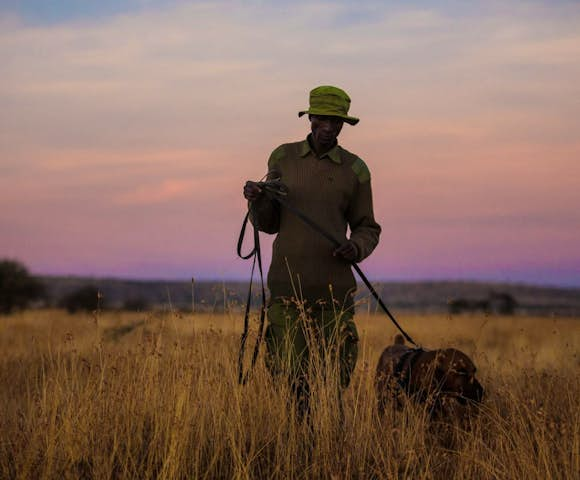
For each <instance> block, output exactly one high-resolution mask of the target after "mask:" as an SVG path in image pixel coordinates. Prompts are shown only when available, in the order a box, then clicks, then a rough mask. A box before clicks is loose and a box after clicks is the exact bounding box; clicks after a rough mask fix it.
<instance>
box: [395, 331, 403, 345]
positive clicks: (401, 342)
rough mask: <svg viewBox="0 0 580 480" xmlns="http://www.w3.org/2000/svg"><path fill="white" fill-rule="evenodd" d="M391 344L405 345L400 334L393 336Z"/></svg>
mask: <svg viewBox="0 0 580 480" xmlns="http://www.w3.org/2000/svg"><path fill="white" fill-rule="evenodd" d="M393 343H394V344H395V345H405V339H404V338H403V335H401V334H400V333H397V334H396V335H395V338H394V339H393Z"/></svg>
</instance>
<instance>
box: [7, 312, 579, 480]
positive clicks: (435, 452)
mask: <svg viewBox="0 0 580 480" xmlns="http://www.w3.org/2000/svg"><path fill="white" fill-rule="evenodd" d="M400 321H401V322H402V323H403V324H404V325H405V326H406V328H407V329H408V331H409V332H410V333H412V335H413V336H414V337H416V339H417V340H418V341H420V342H422V343H423V344H424V345H425V346H426V347H430V348H439V347H446V346H454V347H456V348H459V349H461V350H463V351H464V352H466V353H467V354H469V355H470V356H471V357H472V358H473V359H474V361H475V363H476V364H477V366H478V369H479V372H480V373H479V378H480V380H481V381H482V383H483V385H484V386H485V388H486V399H485V402H484V407H483V409H482V411H481V413H480V415H479V416H478V417H477V418H474V419H473V420H472V421H471V424H470V425H464V424H462V425H459V424H454V423H453V422H449V423H435V422H433V421H430V420H429V419H428V418H427V415H426V414H425V412H424V411H423V410H422V409H421V408H420V407H416V406H413V405H406V406H405V407H404V409H403V410H402V411H401V412H395V411H388V412H387V413H386V415H385V416H384V417H382V418H381V417H379V416H378V415H377V411H376V404H375V403H376V402H375V395H374V391H373V375H374V368H375V365H376V362H377V359H378V356H379V355H380V353H381V351H382V349H383V348H384V347H385V346H386V345H387V344H388V343H390V341H391V339H392V337H393V335H394V333H395V331H394V330H393V327H392V326H391V325H390V324H389V323H388V320H387V319H386V318H385V317H384V316H381V315H367V314H364V315H358V317H357V325H358V328H359V333H360V336H361V348H360V354H359V361H358V365H357V369H356V372H355V374H354V378H353V382H352V384H351V386H350V387H349V389H348V390H347V391H346V392H345V393H344V395H343V400H344V405H345V413H344V419H343V420H342V419H341V417H340V415H338V410H337V408H336V407H337V404H336V401H335V400H336V399H335V398H334V397H335V395H334V393H333V392H334V389H332V388H328V387H326V386H325V383H324V382H323V381H322V380H320V379H319V383H318V384H316V385H315V388H314V394H313V395H314V396H313V411H312V422H311V423H310V424H309V423H308V422H305V423H300V422H298V421H297V420H296V417H295V415H294V413H293V410H292V408H290V406H289V398H290V397H291V395H290V393H289V391H288V388H287V386H286V385H285V384H277V383H276V382H273V381H272V380H271V378H270V376H269V374H268V372H267V371H266V369H265V368H264V366H263V362H262V361H260V362H258V366H257V368H256V369H255V371H254V373H253V375H252V377H251V379H250V381H249V383H248V384H247V385H246V386H244V387H241V386H239V385H238V384H237V371H236V369H237V350H238V343H239V334H240V330H241V323H242V319H241V317H240V316H239V315H237V314H226V315H217V314H216V315H206V314H197V315H187V314H176V313H165V314H160V313H148V314H137V313H131V314H129V313H105V314H99V315H89V314H87V315H80V314H77V315H74V316H69V315H67V314H65V313H63V312H61V311H35V312H25V313H22V314H16V315H13V316H9V317H2V318H0V352H1V353H0V407H1V409H0V439H1V440H0V478H3V479H4V478H6V479H12V478H18V479H29V478H75V479H77V478H83V479H90V478H94V479H108V478H139V479H147V478H162V479H174V478H176V479H179V478H341V479H342V478H378V479H381V478H413V479H414V478H424V479H431V478H455V479H471V478H475V479H526V480H530V479H564V478H579V477H578V472H580V456H579V451H580V380H579V375H578V373H579V370H580V369H579V366H580V357H579V356H578V351H579V346H580V328H579V327H580V323H579V322H580V320H579V319H557V318H522V317H485V316H483V315H481V316H457V317H452V318H450V317H447V316H442V315H426V316H415V315H402V316H401V318H400Z"/></svg>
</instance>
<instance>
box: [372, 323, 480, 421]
mask: <svg viewBox="0 0 580 480" xmlns="http://www.w3.org/2000/svg"><path fill="white" fill-rule="evenodd" d="M475 372H476V367H475V365H474V363H473V362H472V361H471V359H470V358H469V357H468V356H467V355H465V354H464V353H463V352H461V351H459V350H456V349H454V348H446V349H442V350H423V349H421V348H416V349H413V348H410V347H408V346H407V345H405V339H404V338H403V336H402V335H400V334H398V335H396V336H395V339H394V345H390V346H388V347H387V348H385V350H384V351H383V353H382V354H381V357H380V359H379V362H378V365H377V370H376V376H375V389H376V394H377V400H378V410H379V413H380V414H381V415H382V414H383V413H384V411H385V408H386V407H387V405H388V404H389V403H391V402H392V403H393V404H394V405H395V406H398V407H399V408H400V407H402V401H403V398H404V397H407V398H409V399H411V401H413V402H414V403H417V404H422V405H425V406H427V408H428V411H429V414H430V415H431V416H439V417H465V416H466V415H469V414H470V413H472V412H473V410H474V409H475V410H477V406H478V405H479V404H480V403H481V402H482V400H483V393H484V390H483V387H482V386H481V384H480V383H479V381H478V380H477V379H476V378H475Z"/></svg>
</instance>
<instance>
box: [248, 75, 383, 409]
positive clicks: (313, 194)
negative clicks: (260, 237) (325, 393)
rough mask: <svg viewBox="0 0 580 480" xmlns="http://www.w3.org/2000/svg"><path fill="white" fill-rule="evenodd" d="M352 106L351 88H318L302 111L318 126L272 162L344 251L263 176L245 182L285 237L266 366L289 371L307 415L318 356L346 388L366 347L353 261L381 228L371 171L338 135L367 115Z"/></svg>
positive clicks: (367, 250)
mask: <svg viewBox="0 0 580 480" xmlns="http://www.w3.org/2000/svg"><path fill="white" fill-rule="evenodd" d="M349 107H350V98H349V96H348V95H347V94H346V93H345V92H344V91H343V90H341V89H339V88H337V87H332V86H321V87H317V88H315V89H314V90H312V91H311V92H310V108H309V109H308V110H304V111H301V112H299V113H298V116H299V117H301V116H303V115H305V114H308V118H309V120H310V129H311V133H310V134H309V135H308V137H307V138H306V139H305V140H303V141H301V142H295V143H288V144H284V145H281V146H279V147H278V148H276V149H275V150H274V151H273V152H272V154H271V155H270V159H269V160H268V180H280V181H281V182H283V183H284V185H285V186H286V187H287V189H288V193H287V196H286V197H285V199H286V201H287V202H288V203H289V204H291V205H292V206H294V207H295V208H296V209H298V210H300V211H302V212H304V213H305V214H306V215H308V217H309V218H310V219H312V220H313V221H314V222H316V223H317V224H318V225H319V226H320V227H322V229H324V230H325V231H327V232H328V233H330V234H331V235H332V236H333V237H334V238H335V239H337V241H339V242H340V246H339V247H338V248H335V247H334V246H333V245H332V243H331V242H330V241H329V240H328V239H326V238H324V236H322V235H321V234H320V233H318V232H316V231H315V230H314V229H312V227H310V226H309V225H307V224H306V223H304V222H303V220H301V219H300V218H299V217H298V216H296V215H295V214H294V213H292V212H291V211H289V210H287V209H285V208H284V207H282V206H281V205H280V204H279V203H278V202H277V201H276V200H275V199H273V198H272V197H271V196H269V195H267V194H266V193H265V192H264V191H263V190H262V189H261V188H260V186H259V184H257V183H256V182H251V181H248V182H246V185H245V186H244V196H245V198H246V199H247V200H249V202H250V208H251V214H252V222H253V223H254V225H256V226H257V227H258V229H259V230H261V231H263V232H266V233H277V234H278V235H277V237H276V239H275V241H274V245H273V252H272V263H271V265H270V269H269V272H268V288H269V290H270V296H271V298H270V303H269V306H268V328H267V330H266V345H267V355H268V356H267V365H268V367H269V368H270V370H271V371H272V372H273V373H280V372H284V373H286V374H287V375H289V378H290V382H291V386H292V389H293V390H294V392H295V394H296V396H297V402H298V410H299V413H300V414H301V415H303V414H304V413H306V412H307V411H308V409H309V396H310V383H311V379H310V380H309V368H311V361H312V358H313V357H315V356H316V355H314V354H315V353H316V354H319V356H318V357H317V358H319V359H320V358H323V359H325V360H324V361H325V362H327V363H335V364H337V365H338V368H337V370H338V372H337V373H336V374H335V375H334V377H335V378H337V383H338V382H339V383H340V386H341V387H343V388H345V387H347V386H348V384H349V382H350V376H351V374H352V371H353V370H354V367H355V364H356V359H357V354H358V345H357V342H358V334H357V330H356V327H355V324H354V322H353V315H354V302H353V296H354V292H355V289H356V282H355V279H354V275H353V273H352V271H351V267H350V264H351V262H360V261H362V260H363V259H364V258H366V257H367V256H369V255H370V254H371V252H372V251H373V250H374V248H375V247H376V245H377V243H378V241H379V235H380V232H381V227H380V226H379V224H378V223H377V222H376V221H375V219H374V214H373V203H372V192H371V184H370V173H369V170H368V168H367V166H366V165H365V163H364V162H363V161H362V160H361V159H360V158H359V157H357V156H356V155H354V154H352V153H350V152H349V151H347V150H345V149H343V148H342V147H341V146H339V145H338V142H337V138H338V136H339V134H340V131H341V129H342V126H343V123H344V122H346V123H348V124H349V125H356V124H357V123H358V121H359V119H358V118H355V117H351V116H349V115H348V110H349ZM347 226H348V227H349V228H350V232H351V234H350V238H348V239H347V237H346V234H347ZM324 375H325V376H326V374H324Z"/></svg>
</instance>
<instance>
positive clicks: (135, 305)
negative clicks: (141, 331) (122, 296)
mask: <svg viewBox="0 0 580 480" xmlns="http://www.w3.org/2000/svg"><path fill="white" fill-rule="evenodd" d="M148 308H149V304H148V303H147V300H145V299H144V298H143V297H133V298H128V299H127V300H125V301H124V302H123V310H127V311H129V312H143V311H145V310H147V309H148Z"/></svg>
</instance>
